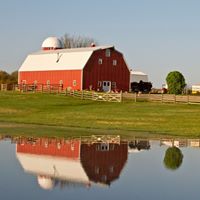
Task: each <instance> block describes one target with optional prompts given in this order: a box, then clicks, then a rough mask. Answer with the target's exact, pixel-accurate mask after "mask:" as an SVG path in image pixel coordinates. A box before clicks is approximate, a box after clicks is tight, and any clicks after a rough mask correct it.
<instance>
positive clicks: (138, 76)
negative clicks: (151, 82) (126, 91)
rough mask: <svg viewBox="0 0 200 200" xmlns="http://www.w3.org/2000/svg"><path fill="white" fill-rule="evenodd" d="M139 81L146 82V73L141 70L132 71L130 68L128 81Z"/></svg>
mask: <svg viewBox="0 0 200 200" xmlns="http://www.w3.org/2000/svg"><path fill="white" fill-rule="evenodd" d="M140 81H143V82H148V75H147V74H145V73H143V72H140V71H134V70H131V73H130V82H131V83H132V82H137V83H139V82H140Z"/></svg>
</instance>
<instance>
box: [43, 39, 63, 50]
mask: <svg viewBox="0 0 200 200" xmlns="http://www.w3.org/2000/svg"><path fill="white" fill-rule="evenodd" d="M62 48H63V45H62V42H61V40H59V39H58V38H57V37H48V38H47V39H45V40H44V42H43V43H42V50H44V51H45V50H56V49H62Z"/></svg>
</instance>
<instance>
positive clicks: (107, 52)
mask: <svg viewBox="0 0 200 200" xmlns="http://www.w3.org/2000/svg"><path fill="white" fill-rule="evenodd" d="M106 57H110V49H106Z"/></svg>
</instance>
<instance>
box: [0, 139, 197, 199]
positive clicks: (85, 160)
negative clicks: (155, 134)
mask: <svg viewBox="0 0 200 200" xmlns="http://www.w3.org/2000/svg"><path fill="white" fill-rule="evenodd" d="M199 169H200V140H198V139H160V140H149V139H139V138H132V139H129V140H127V139H121V138H120V137H119V136H91V137H83V138H69V139H64V138H63V139H61V138H9V137H3V138H2V140H1V141H0V191H1V199H6V200H9V199H29V200H31V199H34V200H35V199H48V200H51V199H76V200H77V199H96V200H98V199H99V200H100V199H101V200H102V199H115V200H116V199H123V198H125V199H137V200H145V199H162V200H165V199H166V200H168V199H176V200H179V199H181V200H184V199H187V200H188V199H198V198H199V196H200V185H199V178H200V175H199Z"/></svg>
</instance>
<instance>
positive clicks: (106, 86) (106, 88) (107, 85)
mask: <svg viewBox="0 0 200 200" xmlns="http://www.w3.org/2000/svg"><path fill="white" fill-rule="evenodd" d="M110 90H111V81H103V91H104V92H108V91H110Z"/></svg>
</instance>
